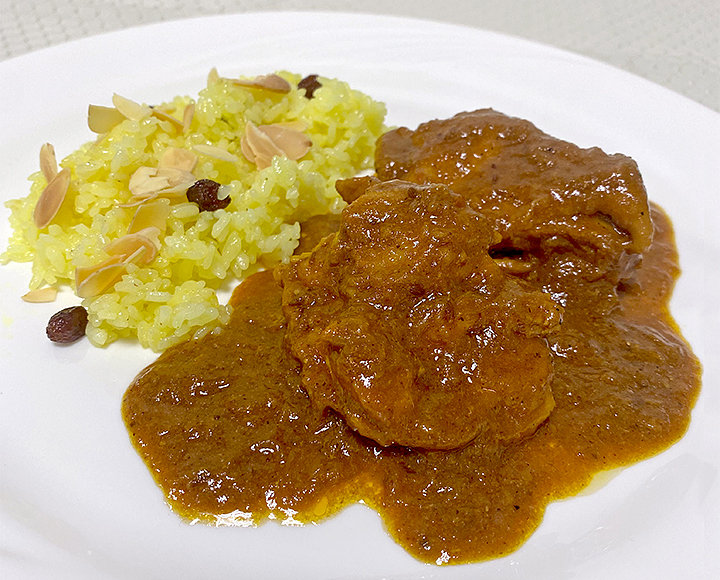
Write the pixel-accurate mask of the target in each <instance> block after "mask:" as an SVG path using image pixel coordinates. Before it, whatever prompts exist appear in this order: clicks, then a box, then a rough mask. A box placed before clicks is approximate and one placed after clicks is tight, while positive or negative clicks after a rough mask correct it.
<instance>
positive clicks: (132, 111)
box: [112, 93, 152, 121]
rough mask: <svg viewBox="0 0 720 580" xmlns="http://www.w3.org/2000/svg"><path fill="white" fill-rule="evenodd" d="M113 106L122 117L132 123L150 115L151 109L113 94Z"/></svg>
mask: <svg viewBox="0 0 720 580" xmlns="http://www.w3.org/2000/svg"><path fill="white" fill-rule="evenodd" d="M112 102H113V105H115V108H116V109H117V110H118V111H120V113H122V115H123V116H124V117H126V118H128V119H131V120H132V121H141V120H142V119H144V118H145V117H148V116H149V115H150V114H152V109H151V108H150V107H148V106H147V105H141V104H140V103H136V102H135V101H132V100H130V99H128V98H125V97H123V96H120V95H118V94H117V93H115V94H114V95H113V98H112Z"/></svg>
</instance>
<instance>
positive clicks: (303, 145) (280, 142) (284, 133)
mask: <svg viewBox="0 0 720 580" xmlns="http://www.w3.org/2000/svg"><path fill="white" fill-rule="evenodd" d="M258 129H260V130H261V131H262V132H263V133H265V134H266V135H267V136H268V137H270V139H272V141H273V143H275V145H276V146H277V147H278V149H280V150H281V151H282V152H283V153H285V155H287V157H288V159H292V160H293V161H296V160H298V159H300V158H301V157H304V156H305V154H306V153H307V152H308V151H310V148H311V147H312V141H311V140H310V138H309V137H308V136H307V135H305V133H302V132H301V131H298V130H296V129H292V128H290V127H288V126H285V125H279V124H276V125H260V126H259V127H258Z"/></svg>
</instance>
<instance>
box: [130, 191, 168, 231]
mask: <svg viewBox="0 0 720 580" xmlns="http://www.w3.org/2000/svg"><path fill="white" fill-rule="evenodd" d="M169 215H170V203H169V202H168V200H166V199H155V200H152V201H149V202H148V203H145V204H143V205H141V206H140V207H138V208H137V210H136V211H135V215H133V217H132V220H130V225H129V226H128V231H127V233H128V234H134V233H138V232H140V231H142V230H144V229H145V228H151V227H152V228H157V230H158V231H159V232H160V233H161V234H164V233H165V230H166V228H167V219H168V216H169Z"/></svg>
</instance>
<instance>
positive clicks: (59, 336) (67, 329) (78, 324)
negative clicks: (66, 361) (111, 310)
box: [45, 306, 88, 343]
mask: <svg viewBox="0 0 720 580" xmlns="http://www.w3.org/2000/svg"><path fill="white" fill-rule="evenodd" d="M87 321H88V315H87V310H85V308H83V307H82V306H71V307H70V308H63V309H62V310H60V312H56V313H55V314H53V315H52V316H51V317H50V321H49V322H48V325H47V328H46V329H45V332H46V333H47V336H48V338H49V339H50V340H52V341H53V342H62V343H69V342H75V341H76V340H78V339H79V338H82V337H83V336H85V328H86V327H87Z"/></svg>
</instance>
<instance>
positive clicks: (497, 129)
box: [375, 109, 652, 278]
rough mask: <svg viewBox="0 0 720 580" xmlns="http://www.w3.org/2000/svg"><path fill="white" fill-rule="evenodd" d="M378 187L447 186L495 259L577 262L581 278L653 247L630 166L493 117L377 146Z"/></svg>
mask: <svg viewBox="0 0 720 580" xmlns="http://www.w3.org/2000/svg"><path fill="white" fill-rule="evenodd" d="M375 161H376V171H377V175H378V177H379V178H380V179H383V180H388V179H403V180H407V181H412V182H415V183H443V184H445V185H447V186H448V187H450V188H451V189H452V190H453V191H455V192H456V193H459V194H461V195H463V196H465V197H467V198H468V199H470V200H472V201H473V202H474V203H475V204H476V205H477V206H478V207H479V208H480V210H481V211H482V213H483V215H485V216H486V217H487V218H488V219H489V220H490V221H491V223H492V227H493V228H494V229H495V230H496V231H497V232H499V233H500V234H501V236H502V242H501V244H499V246H498V248H497V249H496V251H499V252H500V253H502V252H508V253H512V252H513V251H520V252H535V253H536V254H537V255H541V256H549V255H552V254H556V253H558V252H572V253H574V254H576V255H578V256H582V257H583V262H582V263H575V264H574V265H573V269H574V270H575V272H576V274H578V275H581V276H583V277H586V278H587V277H591V278H592V277H599V276H605V275H606V274H607V273H608V272H611V273H614V274H615V275H616V277H618V278H619V277H622V276H623V275H624V272H623V269H627V268H628V267H632V266H633V265H634V264H635V263H636V260H635V259H632V258H630V259H628V256H633V255H637V254H640V253H642V252H643V251H644V250H645V249H647V247H648V245H649V244H650V242H651V240H652V222H651V221H650V214H649V210H648V202H647V195H646V192H645V188H644V186H643V183H642V178H641V176H640V172H639V171H638V168H637V165H636V164H635V162H634V161H633V160H632V159H630V158H629V157H626V156H624V155H619V154H616V155H607V154H606V153H604V152H603V151H602V150H601V149H599V148H596V147H595V148H591V149H581V148H580V147H578V146H576V145H574V144H572V143H568V142H566V141H561V140H559V139H556V138H554V137H551V136H549V135H547V134H545V133H543V132H542V131H540V130H539V129H538V128H537V127H535V126H534V125H533V124H532V123H530V122H529V121H525V120H523V119H517V118H513V117H508V116H506V115H504V114H502V113H498V112H497V111H494V110H492V109H481V110H478V111H473V112H466V113H460V114H458V115H456V116H454V117H452V118H450V119H447V120H435V121H430V122H427V123H423V124H422V125H420V126H419V127H418V128H417V130H415V131H411V130H410V129H407V128H399V129H396V130H394V131H390V132H389V133H387V134H385V135H384V136H382V137H381V138H380V140H379V141H378V146H377V150H376V158H375Z"/></svg>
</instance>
